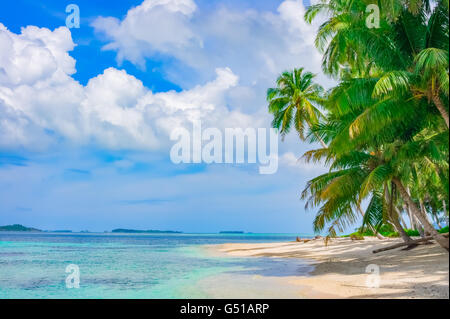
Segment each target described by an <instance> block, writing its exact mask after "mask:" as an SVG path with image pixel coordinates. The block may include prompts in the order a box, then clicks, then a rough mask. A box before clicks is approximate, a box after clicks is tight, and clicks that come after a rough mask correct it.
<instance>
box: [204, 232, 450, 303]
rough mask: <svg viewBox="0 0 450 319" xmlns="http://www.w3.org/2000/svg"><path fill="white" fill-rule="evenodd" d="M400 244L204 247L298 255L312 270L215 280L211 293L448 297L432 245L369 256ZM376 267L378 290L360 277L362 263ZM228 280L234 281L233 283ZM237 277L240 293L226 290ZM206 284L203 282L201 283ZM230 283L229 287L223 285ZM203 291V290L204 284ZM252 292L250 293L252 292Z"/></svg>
mask: <svg viewBox="0 0 450 319" xmlns="http://www.w3.org/2000/svg"><path fill="white" fill-rule="evenodd" d="M397 242H401V241H400V240H399V239H387V240H378V239H376V238H367V237H366V238H365V240H361V241H352V240H351V239H349V238H339V239H333V240H332V241H330V242H329V243H328V245H327V246H325V244H324V241H323V240H322V239H317V240H313V241H310V242H307V243H298V242H284V243H262V244H259V243H258V244H242V243H232V244H223V245H216V246H210V247H209V250H210V251H211V253H213V254H227V255H228V256H235V257H274V258H301V259H303V260H304V259H306V260H309V261H310V262H311V264H312V265H313V266H314V269H313V270H312V271H311V272H309V273H308V274H304V273H299V274H298V275H295V276H284V277H277V276H251V277H250V276H247V277H245V276H243V275H238V276H240V278H236V277H233V276H234V275H229V276H228V277H223V278H215V279H214V281H216V282H217V281H218V280H220V281H221V285H222V287H223V289H222V290H221V291H220V292H217V293H216V295H215V297H224V298H226V297H234V298H246V297H247V296H249V295H253V297H256V296H258V297H260V298H370V299H372V298H449V276H448V271H449V255H448V253H447V252H446V251H445V250H443V249H442V248H441V247H439V246H438V245H437V244H434V243H433V244H428V245H419V246H418V247H416V248H414V249H412V250H402V249H401V248H397V249H394V250H389V251H385V252H381V253H377V254H374V253H372V251H373V250H374V249H377V248H381V247H385V246H389V245H392V244H395V243H397ZM371 264H374V265H378V266H379V269H380V277H379V278H380V281H379V288H370V287H368V286H367V284H366V281H367V279H368V276H369V274H368V273H366V267H367V266H368V265H371ZM233 281H234V282H233ZM236 281H239V284H240V286H241V287H242V289H241V291H236V289H234V290H233V289H232V286H235V285H236ZM207 286H208V284H205V287H207ZM227 286H230V287H229V288H230V289H227ZM205 289H207V288H205ZM255 294H256V295H255Z"/></svg>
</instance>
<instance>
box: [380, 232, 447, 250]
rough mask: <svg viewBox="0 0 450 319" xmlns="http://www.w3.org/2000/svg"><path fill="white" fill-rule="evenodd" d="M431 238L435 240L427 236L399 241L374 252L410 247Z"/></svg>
mask: <svg viewBox="0 0 450 319" xmlns="http://www.w3.org/2000/svg"><path fill="white" fill-rule="evenodd" d="M443 236H444V237H448V234H443ZM430 240H433V237H432V236H427V237H424V238H420V239H414V240H411V241H409V242H404V243H399V244H395V245H391V246H388V247H383V248H380V249H375V250H374V251H372V252H373V253H374V254H376V253H380V252H382V251H386V250H391V249H395V248H400V247H403V246H408V247H409V246H417V245H418V244H420V243H424V242H427V241H430Z"/></svg>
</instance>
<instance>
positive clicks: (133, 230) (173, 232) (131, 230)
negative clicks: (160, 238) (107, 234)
mask: <svg viewBox="0 0 450 319" xmlns="http://www.w3.org/2000/svg"><path fill="white" fill-rule="evenodd" d="M112 232H113V233H128V234H136V233H137V234H181V233H182V232H180V231H173V230H136V229H122V228H119V229H114V230H113V231H112Z"/></svg>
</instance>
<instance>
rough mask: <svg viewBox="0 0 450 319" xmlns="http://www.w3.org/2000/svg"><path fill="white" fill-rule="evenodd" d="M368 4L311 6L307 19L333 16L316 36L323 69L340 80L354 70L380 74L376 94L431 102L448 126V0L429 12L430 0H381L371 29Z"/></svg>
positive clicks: (341, 1)
mask: <svg viewBox="0 0 450 319" xmlns="http://www.w3.org/2000/svg"><path fill="white" fill-rule="evenodd" d="M366 5H367V3H366V1H363V0H329V1H322V2H320V3H319V4H316V5H313V6H310V7H309V8H308V10H307V12H306V14H305V19H306V21H307V22H311V21H312V20H313V19H314V18H315V16H316V15H317V14H318V13H319V12H325V13H327V14H328V15H329V19H328V20H327V21H326V22H325V23H323V24H322V25H321V27H320V28H319V31H318V34H317V37H316V46H317V48H318V49H319V50H320V51H321V52H322V53H323V54H324V57H323V70H324V72H325V73H327V74H329V75H331V76H334V77H337V78H339V77H340V76H341V75H342V72H345V70H346V69H348V68H350V69H351V70H352V72H353V73H354V74H357V73H358V72H366V73H369V74H371V75H377V76H378V78H379V81H378V83H377V86H376V87H375V88H374V95H376V96H382V95H388V96H395V97H398V96H401V95H403V96H405V98H408V96H407V95H410V96H412V97H413V98H415V99H425V100H426V101H427V102H432V103H433V104H434V106H435V108H436V109H437V111H438V112H439V113H440V114H441V116H442V118H443V119H444V121H445V123H446V125H447V128H448V127H449V115H448V102H447V101H448V96H449V93H448V87H449V75H448V72H449V44H448V43H449V20H448V1H447V0H445V1H444V0H441V1H438V3H437V4H436V6H435V7H434V9H433V10H432V11H431V5H430V3H429V1H424V0H413V1H412V0H409V1H406V0H404V1H402V0H381V1H380V5H381V7H382V10H381V13H382V16H381V17H380V19H381V20H380V21H381V24H380V28H379V29H377V28H372V29H369V28H367V26H366V22H365V19H366V15H365V7H366Z"/></svg>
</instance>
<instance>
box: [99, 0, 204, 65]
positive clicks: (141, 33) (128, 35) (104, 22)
mask: <svg viewBox="0 0 450 319" xmlns="http://www.w3.org/2000/svg"><path fill="white" fill-rule="evenodd" d="M196 9H197V6H196V4H195V3H194V2H193V1H192V0H146V1H144V2H143V3H142V4H141V5H139V6H137V7H135V8H132V9H130V10H129V11H128V13H127V15H126V17H125V19H124V20H123V21H120V20H118V19H116V18H113V17H106V18H105V17H99V18H97V19H96V20H95V21H94V22H93V26H94V28H95V29H96V30H97V31H99V32H102V33H104V34H105V35H106V37H107V39H109V40H111V42H110V43H109V44H108V45H106V46H105V47H104V48H105V49H106V50H116V51H117V52H118V60H119V61H123V60H125V59H126V60H130V61H131V62H133V63H137V64H140V65H142V66H143V65H145V57H146V56H148V55H152V54H155V53H156V52H157V51H159V52H173V51H176V50H180V49H183V48H184V47H186V46H188V45H189V44H191V43H192V42H193V41H194V40H195V39H196V36H195V34H194V32H193V31H192V30H191V29H190V28H189V25H188V24H189V18H190V17H191V16H192V14H193V13H194V12H195V10H196Z"/></svg>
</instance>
